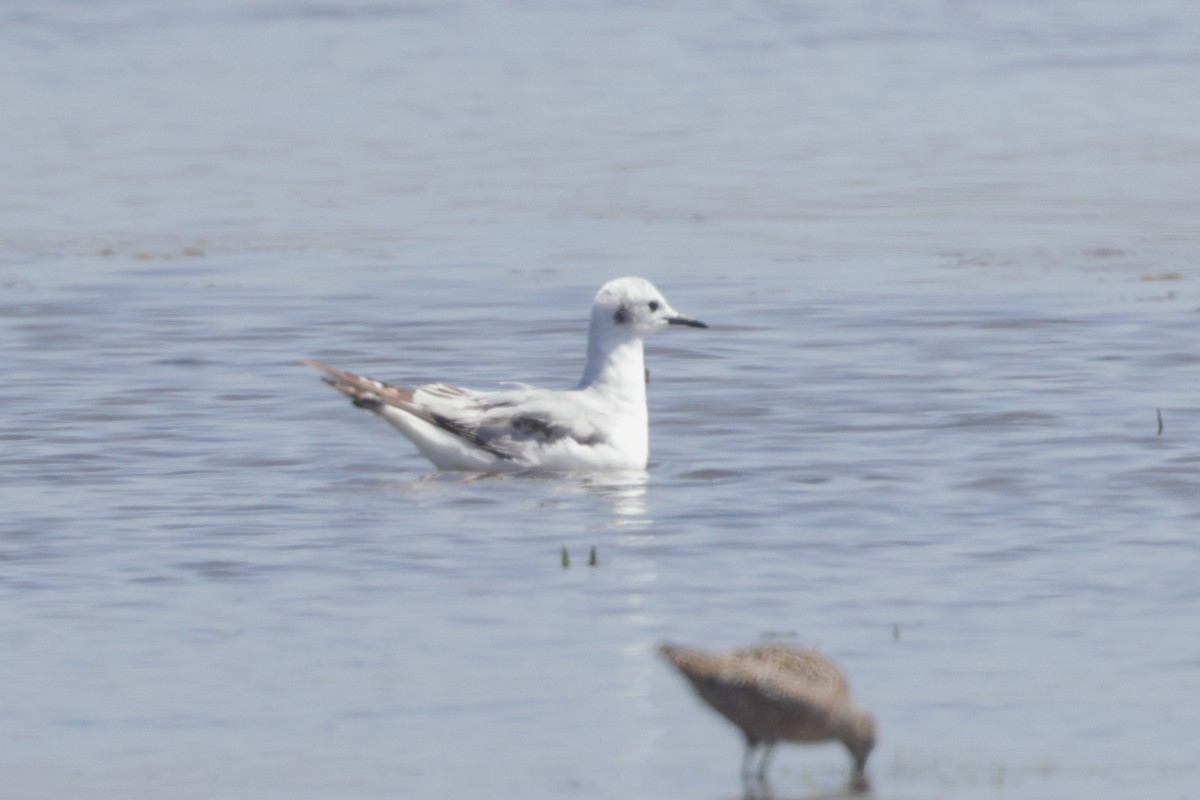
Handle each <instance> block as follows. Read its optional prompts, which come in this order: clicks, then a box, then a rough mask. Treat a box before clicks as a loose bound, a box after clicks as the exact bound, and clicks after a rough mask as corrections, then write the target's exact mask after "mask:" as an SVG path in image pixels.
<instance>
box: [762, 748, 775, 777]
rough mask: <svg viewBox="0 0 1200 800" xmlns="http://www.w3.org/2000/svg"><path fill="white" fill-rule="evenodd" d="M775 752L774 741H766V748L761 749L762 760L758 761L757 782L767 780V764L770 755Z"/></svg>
mask: <svg viewBox="0 0 1200 800" xmlns="http://www.w3.org/2000/svg"><path fill="white" fill-rule="evenodd" d="M774 754H775V742H774V741H768V742H767V745H766V748H765V749H764V750H763V755H762V760H761V761H759V762H758V782H759V783H766V782H767V764H768V763H769V762H770V761H771V756H773V755H774Z"/></svg>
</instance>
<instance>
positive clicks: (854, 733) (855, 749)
mask: <svg viewBox="0 0 1200 800" xmlns="http://www.w3.org/2000/svg"><path fill="white" fill-rule="evenodd" d="M840 717H841V718H840V719H839V720H838V721H837V723H836V727H837V737H838V738H839V739H841V740H842V743H843V744H845V745H846V749H847V750H849V751H850V756H851V758H853V759H854V772H853V773H852V774H851V775H850V782H851V784H852V785H856V786H857V785H863V786H865V785H866V780H867V779H866V774H865V773H866V768H867V759H868V758H869V757H870V756H871V751H872V750H873V749H874V748H875V718H874V717H873V716H871V712H870V711H867V710H866V709H865V708H863V707H862V706H860V705H858V704H857V703H854V702H853V701H851V702H850V704H849V705H848V706H847V707H846V708H845V709H844V710H843V711H842V713H841V715H840Z"/></svg>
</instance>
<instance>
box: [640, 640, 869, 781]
mask: <svg viewBox="0 0 1200 800" xmlns="http://www.w3.org/2000/svg"><path fill="white" fill-rule="evenodd" d="M659 652H660V653H661V654H662V655H663V656H664V657H665V658H666V659H667V660H668V661H670V662H671V663H672V664H673V665H674V666H675V667H677V668H678V669H679V671H680V672H682V673H683V676H684V677H685V678H687V679H688V681H689V682H690V683H691V684H692V687H693V688H695V690H696V693H697V694H699V695H700V697H701V698H702V699H703V700H704V702H706V703H708V705H710V706H712V707H713V709H715V710H716V711H717V713H719V714H721V716H723V717H725V718H726V719H727V720H729V721H730V722H732V723H733V724H734V725H736V726H737V727H738V728H740V729H741V731H742V734H743V735H744V736H745V737H746V751H745V754H744V755H743V757H742V778H743V779H744V780H748V779H749V778H750V777H751V774H752V772H751V769H752V767H753V758H754V753H755V751H756V750H758V748H759V746H760V745H761V746H763V747H764V750H763V755H762V759H761V761H759V764H758V770H757V772H756V773H754V774H755V775H756V776H757V778H758V780H759V781H760V782H763V781H765V780H766V775H767V764H768V762H769V760H770V758H771V754H772V752H773V751H774V748H775V745H776V743H777V742H780V741H790V742H823V741H829V740H833V739H836V740H838V741H840V742H842V744H844V745H845V746H846V749H847V750H849V751H850V756H851V757H852V758H853V759H854V767H853V771H852V772H851V777H850V782H851V786H853V787H856V788H865V787H866V777H865V773H864V770H865V768H866V765H867V757H868V756H870V755H871V748H873V747H874V746H875V719H874V718H873V717H872V716H871V714H870V712H869V711H867V710H866V709H865V708H863V707H862V706H860V705H859V704H858V703H856V702H855V701H854V700H853V699H852V698H851V697H850V688H849V685H848V684H847V682H846V676H845V675H844V674H842V671H841V669H839V668H838V666H837V664H835V663H833V661H831V660H830V659H829V658H827V657H826V656H824V655H822V654H821V653H819V652H817V651H816V650H811V649H802V648H798V647H792V646H789V645H784V644H764V645H758V646H756V647H747V648H744V649H741V650H733V651H731V652H726V653H707V652H704V651H702V650H697V649H695V648H692V647H680V646H677V645H672V644H663V645H660V646H659Z"/></svg>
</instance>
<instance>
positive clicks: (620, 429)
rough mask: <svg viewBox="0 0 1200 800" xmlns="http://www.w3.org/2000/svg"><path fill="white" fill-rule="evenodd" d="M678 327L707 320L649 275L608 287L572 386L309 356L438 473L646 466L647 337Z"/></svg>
mask: <svg viewBox="0 0 1200 800" xmlns="http://www.w3.org/2000/svg"><path fill="white" fill-rule="evenodd" d="M670 325H682V326H687V327H692V328H707V327H708V326H707V325H705V324H704V323H703V322H701V321H699V320H697V319H693V318H692V317H688V316H684V315H683V314H680V313H678V312H677V311H675V309H673V308H671V306H670V305H669V304H668V303H667V301H666V298H664V297H663V296H662V293H660V292H659V291H658V289H656V288H654V285H653V284H652V283H650V281H648V280H646V279H645V278H618V279H616V280H614V281H609V282H608V283H606V284H604V286H602V287H601V288H600V291H599V292H598V293H597V294H596V298H595V301H594V302H593V304H592V317H591V323H590V325H589V327H588V343H587V363H586V364H585V366H584V368H583V377H582V378H580V380H579V384H578V385H577V386H576V387H575V388H574V389H570V390H567V391H552V390H550V389H539V388H538V387H536V386H529V385H527V384H514V385H513V386H512V387H511V388H504V389H501V390H498V391H476V390H474V389H464V388H462V387H459V386H454V385H451V384H449V383H430V384H424V385H421V386H414V387H411V388H403V387H400V386H393V385H391V384H388V383H383V382H382V381H376V380H372V379H371V378H364V377H361V376H359V375H355V374H354V373H351V372H345V371H343V370H340V369H337V368H335V367H330V366H327V365H325V364H322V363H320V362H318V361H312V360H305V362H304V363H306V364H308V365H310V366H313V367H316V368H317V369H319V370H321V371H322V372H324V373H325V374H326V377H325V382H326V383H328V384H329V385H331V386H333V388H335V389H337V390H338V391H340V392H342V393H344V394H346V395H348V396H349V397H350V400H351V401H352V402H353V403H354V405H356V406H358V407H359V408H362V409H366V410H367V411H370V412H372V413H374V414H377V415H379V416H380V417H382V418H383V419H385V420H387V421H388V422H390V423H391V424H392V425H394V426H395V427H396V428H398V429H399V430H400V432H401V433H403V434H404V435H405V436H407V437H408V439H409V440H410V441H411V442H412V443H413V444H414V445H416V447H417V450H419V451H420V452H421V454H422V455H424V456H425V457H426V458H428V459H429V460H430V461H432V462H433V465H434V466H435V467H437V468H438V469H440V470H479V471H487V472H491V471H505V472H512V471H520V470H530V469H546V470H567V471H576V470H578V471H588V470H608V469H636V470H643V469H645V468H646V465H647V462H648V459H649V457H650V433H649V417H648V414H647V411H646V380H647V378H646V376H647V372H646V368H645V359H644V354H643V351H642V340H643V339H644V338H645V337H647V336H649V335H650V334H652V333H654V332H656V331H659V330H661V329H663V328H666V327H667V326H670Z"/></svg>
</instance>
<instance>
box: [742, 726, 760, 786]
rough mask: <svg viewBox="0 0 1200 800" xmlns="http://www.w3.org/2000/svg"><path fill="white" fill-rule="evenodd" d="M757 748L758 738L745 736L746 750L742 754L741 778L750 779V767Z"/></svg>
mask: <svg viewBox="0 0 1200 800" xmlns="http://www.w3.org/2000/svg"><path fill="white" fill-rule="evenodd" d="M756 750H758V740H757V739H751V738H750V737H749V736H747V737H746V752H745V753H743V754H742V780H743V781H748V780H750V774H751V771H752V770H751V767H752V766H753V762H754V752H755V751H756Z"/></svg>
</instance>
